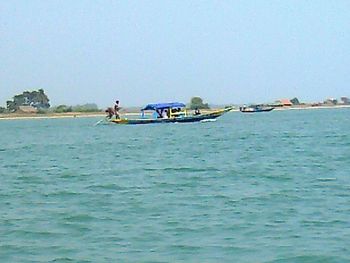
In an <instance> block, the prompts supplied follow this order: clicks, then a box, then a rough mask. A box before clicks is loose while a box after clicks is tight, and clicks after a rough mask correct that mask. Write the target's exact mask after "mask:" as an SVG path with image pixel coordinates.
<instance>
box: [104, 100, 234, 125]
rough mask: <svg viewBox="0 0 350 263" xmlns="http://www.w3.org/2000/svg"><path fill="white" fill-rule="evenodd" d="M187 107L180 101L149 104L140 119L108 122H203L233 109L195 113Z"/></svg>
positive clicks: (197, 111) (142, 111)
mask: <svg viewBox="0 0 350 263" xmlns="http://www.w3.org/2000/svg"><path fill="white" fill-rule="evenodd" d="M185 107H186V105H185V104H183V103H180V102H170V103H156V104H148V105H146V106H145V107H144V108H143V109H142V110H141V116H142V117H141V118H139V119H128V118H121V119H111V120H108V122H111V123H115V124H151V123H186V122H187V123H188V122H201V121H202V122H203V121H208V120H214V119H216V118H218V117H220V116H221V115H223V114H224V113H226V112H228V111H230V110H232V109H233V108H232V107H228V108H225V109H221V110H216V111H213V112H210V113H204V114H202V113H200V111H199V110H196V111H195V113H188V111H187V110H186V108H185ZM145 111H153V118H146V117H145V114H144V112H145Z"/></svg>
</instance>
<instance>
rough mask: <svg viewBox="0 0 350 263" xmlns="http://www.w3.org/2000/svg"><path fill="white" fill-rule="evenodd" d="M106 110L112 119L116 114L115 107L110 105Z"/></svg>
mask: <svg viewBox="0 0 350 263" xmlns="http://www.w3.org/2000/svg"><path fill="white" fill-rule="evenodd" d="M105 112H106V113H108V116H107V118H108V119H112V117H113V115H114V111H113V108H112V107H108V108H107V109H106V110H105Z"/></svg>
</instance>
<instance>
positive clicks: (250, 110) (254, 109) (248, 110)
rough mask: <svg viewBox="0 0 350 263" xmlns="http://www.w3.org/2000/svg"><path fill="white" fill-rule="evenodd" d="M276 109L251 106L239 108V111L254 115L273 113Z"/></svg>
mask: <svg viewBox="0 0 350 263" xmlns="http://www.w3.org/2000/svg"><path fill="white" fill-rule="evenodd" d="M273 109H274V107H267V106H262V105H251V106H249V107H246V106H243V107H239V111H240V112H243V113H254V112H268V111H272V110H273Z"/></svg>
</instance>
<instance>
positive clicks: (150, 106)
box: [142, 102, 186, 110]
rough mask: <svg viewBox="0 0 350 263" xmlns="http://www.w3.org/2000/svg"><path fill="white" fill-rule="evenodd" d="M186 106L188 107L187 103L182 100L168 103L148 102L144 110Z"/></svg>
mask: <svg viewBox="0 0 350 263" xmlns="http://www.w3.org/2000/svg"><path fill="white" fill-rule="evenodd" d="M184 107H186V105H185V104H183V103H181V102H168V103H154V104H148V105H146V107H144V108H143V109H142V110H163V109H169V108H184Z"/></svg>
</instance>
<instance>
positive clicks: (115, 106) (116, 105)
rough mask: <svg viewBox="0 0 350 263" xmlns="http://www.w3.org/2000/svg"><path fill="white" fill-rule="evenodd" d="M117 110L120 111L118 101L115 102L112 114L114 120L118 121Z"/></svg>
mask: <svg viewBox="0 0 350 263" xmlns="http://www.w3.org/2000/svg"><path fill="white" fill-rule="evenodd" d="M119 110H120V107H119V100H116V101H115V104H114V114H115V118H116V119H120V115H119Z"/></svg>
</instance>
